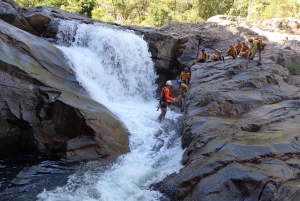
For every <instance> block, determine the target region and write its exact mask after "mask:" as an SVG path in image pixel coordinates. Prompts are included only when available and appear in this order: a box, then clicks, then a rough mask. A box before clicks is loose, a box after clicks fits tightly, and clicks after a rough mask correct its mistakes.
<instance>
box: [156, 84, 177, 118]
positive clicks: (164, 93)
mask: <svg viewBox="0 0 300 201" xmlns="http://www.w3.org/2000/svg"><path fill="white" fill-rule="evenodd" d="M171 86H172V81H171V80H168V81H167V82H166V86H165V87H164V88H163V89H162V90H161V94H160V99H159V105H158V107H159V108H160V110H161V113H160V115H159V117H158V121H159V122H161V121H162V119H163V118H164V117H165V116H166V114H167V106H168V104H170V103H171V102H173V101H175V98H172V97H171V96H170V88H171Z"/></svg>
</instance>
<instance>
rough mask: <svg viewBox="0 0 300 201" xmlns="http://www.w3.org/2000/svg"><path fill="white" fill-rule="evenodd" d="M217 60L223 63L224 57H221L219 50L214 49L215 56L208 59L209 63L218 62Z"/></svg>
mask: <svg viewBox="0 0 300 201" xmlns="http://www.w3.org/2000/svg"><path fill="white" fill-rule="evenodd" d="M219 60H223V61H224V57H222V51H221V50H219V49H215V54H213V55H211V56H210V58H209V62H212V61H219Z"/></svg>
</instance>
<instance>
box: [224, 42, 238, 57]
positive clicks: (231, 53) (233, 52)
mask: <svg viewBox="0 0 300 201" xmlns="http://www.w3.org/2000/svg"><path fill="white" fill-rule="evenodd" d="M226 54H227V55H228V56H229V57H226V58H233V59H236V58H237V51H236V49H235V48H234V46H233V45H229V49H228V50H227V51H226Z"/></svg>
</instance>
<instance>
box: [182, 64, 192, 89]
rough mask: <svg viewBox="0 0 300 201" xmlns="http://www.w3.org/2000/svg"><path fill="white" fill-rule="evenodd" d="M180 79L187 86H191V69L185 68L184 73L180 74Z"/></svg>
mask: <svg viewBox="0 0 300 201" xmlns="http://www.w3.org/2000/svg"><path fill="white" fill-rule="evenodd" d="M180 79H181V80H182V81H183V82H184V83H185V84H186V85H188V84H189V79H190V72H189V68H188V67H185V68H184V69H183V71H182V72H181V73H180Z"/></svg>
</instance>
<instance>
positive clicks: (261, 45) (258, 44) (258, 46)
mask: <svg viewBox="0 0 300 201" xmlns="http://www.w3.org/2000/svg"><path fill="white" fill-rule="evenodd" d="M248 41H249V42H250V43H251V45H250V49H249V50H248V51H252V56H249V59H251V60H253V59H254V58H255V55H256V52H257V50H258V63H257V66H260V65H262V63H261V60H262V58H261V54H262V51H263V50H264V49H265V47H266V46H267V44H266V43H265V42H264V41H263V40H262V39H259V38H256V39H254V38H253V37H250V38H249V39H248Z"/></svg>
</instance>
